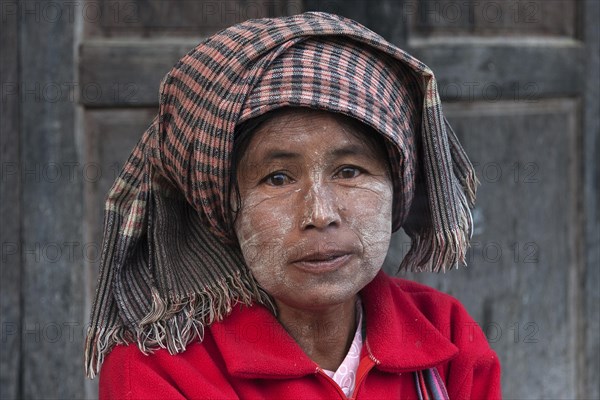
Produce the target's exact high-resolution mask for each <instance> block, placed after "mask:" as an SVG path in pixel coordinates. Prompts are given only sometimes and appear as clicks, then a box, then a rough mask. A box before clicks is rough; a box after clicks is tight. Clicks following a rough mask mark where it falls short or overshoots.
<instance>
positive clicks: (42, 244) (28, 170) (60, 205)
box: [19, 1, 85, 398]
mask: <svg viewBox="0 0 600 400" xmlns="http://www.w3.org/2000/svg"><path fill="white" fill-rule="evenodd" d="M67 3H72V2H68V1H64V2H62V1H54V2H52V5H53V7H59V8H61V9H65V8H66V7H67V6H68V4H67ZM47 4H49V2H30V3H29V4H26V5H24V7H25V6H27V7H30V9H31V10H33V11H32V12H39V11H36V10H43V9H44V8H43V7H45V6H46V5H47ZM36 7H37V8H36ZM41 17H43V16H40V18H39V19H36V18H35V15H33V16H30V17H27V18H22V19H21V20H20V22H21V26H20V33H19V34H20V37H19V42H20V46H21V49H22V50H21V51H20V57H19V63H20V68H21V77H20V84H21V86H22V88H23V90H24V92H23V93H25V94H24V95H23V97H22V98H21V102H20V105H21V108H22V113H21V115H20V117H21V122H20V124H21V130H20V137H21V144H22V146H21V162H22V163H21V172H22V184H21V185H22V207H23V213H22V217H21V219H22V242H21V246H22V247H21V251H22V255H23V268H22V274H23V275H22V280H23V288H22V297H21V301H22V307H23V310H22V311H23V314H22V322H23V325H22V329H23V334H22V367H21V376H20V380H21V382H22V387H21V393H20V395H21V397H22V398H83V397H84V376H83V361H82V359H83V357H82V348H83V331H84V326H83V321H82V319H83V318H82V316H83V285H82V284H81V283H82V271H83V268H82V267H81V265H82V258H83V249H84V246H85V243H83V242H82V229H81V221H82V203H83V201H82V200H83V196H82V179H83V178H82V168H81V162H80V158H79V152H78V149H77V143H78V138H77V137H76V131H75V121H74V115H75V107H76V104H75V103H74V101H72V100H69V98H68V97H66V98H62V99H61V101H58V100H57V98H56V96H57V95H58V94H57V92H54V91H46V90H44V89H46V88H55V89H56V88H63V87H65V86H66V85H69V84H72V83H73V82H74V81H75V73H74V72H75V69H74V63H75V59H74V51H73V47H74V32H75V29H74V25H73V24H69V23H63V22H64V21H54V22H53V21H50V20H49V19H42V18H41ZM38 88H39V89H38ZM29 91H33V93H29Z"/></svg>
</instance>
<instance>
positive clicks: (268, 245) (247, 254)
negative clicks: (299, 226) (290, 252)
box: [235, 197, 293, 278]
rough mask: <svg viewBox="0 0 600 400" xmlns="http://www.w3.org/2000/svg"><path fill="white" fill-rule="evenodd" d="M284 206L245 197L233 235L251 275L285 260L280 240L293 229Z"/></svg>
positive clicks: (270, 200) (268, 200) (289, 214)
mask: <svg viewBox="0 0 600 400" xmlns="http://www.w3.org/2000/svg"><path fill="white" fill-rule="evenodd" d="M284 204H285V202H283V203H282V202H281V201H273V199H272V198H259V197H248V198H247V201H246V202H245V206H244V207H243V209H242V211H241V213H240V215H239V216H238V219H237V222H236V226H235V229H236V235H237V237H238V241H239V243H240V248H241V250H242V254H243V256H244V259H245V261H246V264H247V265H248V267H249V268H250V269H251V270H252V271H253V273H254V274H255V275H261V272H262V271H261V270H262V269H266V268H269V269H270V268H271V267H272V266H274V265H277V264H278V263H281V262H282V260H284V259H285V249H284V246H283V244H284V238H285V236H286V234H288V233H289V232H290V230H291V229H293V220H292V216H291V212H290V211H289V210H287V209H285V207H284V206H283V205H284ZM257 278H258V276H257Z"/></svg>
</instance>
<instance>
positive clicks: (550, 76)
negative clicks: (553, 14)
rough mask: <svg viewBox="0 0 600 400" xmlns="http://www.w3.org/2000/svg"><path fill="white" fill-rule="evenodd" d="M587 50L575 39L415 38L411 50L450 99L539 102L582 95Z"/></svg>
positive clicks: (441, 92) (443, 95) (409, 49)
mask: <svg viewBox="0 0 600 400" xmlns="http://www.w3.org/2000/svg"><path fill="white" fill-rule="evenodd" d="M582 50H583V48H582V44H581V42H579V41H576V40H571V39H531V38H530V39H527V38H518V39H507V38H497V39H479V38H471V39H466V38H465V39H461V40H460V41H458V40H455V38H454V39H452V38H448V39H427V40H421V39H411V40H409V48H408V51H409V52H410V53H411V54H413V55H414V56H415V57H417V58H418V59H419V60H421V61H423V62H424V63H425V64H427V65H428V66H429V67H430V68H431V69H432V70H433V71H434V73H435V74H436V77H437V79H438V85H439V88H440V94H441V96H442V98H443V99H445V100H451V101H465V100H466V101H477V100H483V101H485V102H488V103H493V102H495V101H498V100H512V101H529V102H535V101H538V100H540V99H542V98H549V97H574V96H578V95H579V94H580V93H581V90H582V88H583V87H584V81H583V65H584V63H583V51H582Z"/></svg>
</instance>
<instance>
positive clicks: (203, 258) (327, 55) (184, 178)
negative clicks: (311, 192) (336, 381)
mask: <svg viewBox="0 0 600 400" xmlns="http://www.w3.org/2000/svg"><path fill="white" fill-rule="evenodd" d="M287 105H291V106H303V107H312V108H317V109H324V110H329V111H333V112H340V113H343V114H346V115H349V116H351V117H354V118H356V119H358V120H360V121H362V122H363V123H365V124H368V125H370V126H372V127H373V128H375V130H376V131H377V132H379V133H380V134H382V135H383V136H384V137H385V138H386V143H387V148H388V155H389V158H390V163H391V166H392V175H393V181H394V190H395V198H394V199H395V200H394V203H395V204H394V221H393V225H394V228H395V229H399V228H400V227H401V226H402V227H403V229H404V230H405V231H406V232H407V233H408V235H409V236H410V237H411V238H412V240H413V245H412V247H411V249H410V251H409V253H408V254H407V256H406V257H405V259H404V260H403V262H402V265H401V267H402V268H411V269H414V270H421V269H430V270H434V271H439V270H444V269H445V268H451V267H453V266H455V265H457V264H458V263H459V262H464V257H465V252H466V247H467V245H468V239H469V235H470V232H471V228H472V221H471V218H470V207H472V206H473V202H474V199H475V184H476V180H475V175H474V171H473V168H472V166H471V164H470V162H469V160H468V158H467V157H466V155H465V153H464V151H463V150H462V147H461V146H460V144H459V143H458V141H457V140H456V137H455V135H454V133H453V132H452V130H451V129H449V125H448V124H447V122H446V121H445V119H444V117H443V113H442V108H441V104H440V101H439V95H438V92H437V84H436V81H435V78H434V76H433V73H432V72H431V70H430V69H429V68H428V67H427V66H425V65H424V64H422V63H421V62H420V61H418V60H416V59H414V58H413V57H411V56H410V55H408V54H407V53H405V52H404V51H402V50H400V49H398V48H397V47H395V46H393V45H392V44H390V43H388V42H386V41H385V40H384V39H383V38H381V37H380V36H378V35H377V34H375V33H373V32H372V31H370V30H368V29H366V28H365V27H363V26H362V25H360V24H358V23H357V22H355V21H352V20H349V19H346V18H343V17H339V16H336V15H331V14H325V13H316V12H310V13H305V14H301V15H297V16H292V17H284V18H274V19H258V20H250V21H247V22H244V23H241V24H238V25H235V26H233V27H231V28H228V29H225V30H223V31H221V32H219V33H217V34H216V35H214V36H212V37H210V38H209V39H207V40H206V41H204V42H203V43H201V44H199V45H198V46H197V47H196V48H194V49H193V50H192V51H190V52H189V53H188V54H187V55H185V56H184V57H183V58H182V59H181V60H180V61H179V62H178V63H177V64H176V65H175V66H174V67H173V69H172V70H171V71H170V72H169V73H168V74H167V75H166V76H165V78H164V79H163V81H162V82H161V86H160V98H159V113H158V115H157V117H156V118H155V120H154V121H153V122H152V123H151V125H150V127H149V128H148V129H147V130H146V132H145V133H144V135H143V136H142V138H141V140H140V142H139V143H138V145H137V146H136V148H135V149H134V150H133V152H132V154H131V156H130V157H129V159H128V161H127V163H126V165H125V166H124V168H123V170H122V171H121V173H120V175H119V177H118V178H117V179H116V181H115V183H114V184H113V187H112V188H111V191H110V193H109V195H108V198H107V201H106V207H105V221H104V239H103V250H102V257H101V262H100V264H101V266H100V276H99V281H98V287H97V292H96V298H95V301H94V306H93V310H92V317H91V324H90V327H89V329H88V334H87V339H86V348H85V367H86V373H87V374H88V376H91V377H93V376H94V375H95V374H96V373H97V372H98V370H99V368H100V366H101V364H102V361H103V358H104V356H105V355H106V354H107V353H108V352H109V351H110V349H111V348H112V347H113V346H114V345H115V344H117V343H132V342H135V343H137V344H138V346H139V347H140V349H141V350H142V351H144V352H151V351H152V350H153V349H156V348H159V347H161V348H166V349H168V350H169V351H170V352H171V353H177V352H181V351H183V350H185V347H186V345H187V344H188V343H189V342H190V341H192V340H202V338H203V328H204V326H207V325H209V324H211V323H212V322H213V321H215V320H217V319H221V318H223V317H225V316H226V315H227V314H228V313H229V312H230V310H231V307H232V306H233V305H234V304H236V303H244V304H251V303H252V302H259V303H262V304H265V305H267V306H268V307H271V308H272V309H273V305H272V302H271V299H270V297H269V295H268V294H267V293H265V292H264V291H263V290H262V289H261V288H260V287H259V286H258V285H257V284H256V282H255V280H254V279H253V277H252V275H251V273H250V272H249V270H248V269H247V267H246V266H245V264H244V261H243V257H242V255H241V251H240V250H239V246H238V244H237V243H236V242H235V240H232V238H233V237H234V235H233V231H232V226H231V221H229V220H228V218H229V217H228V215H229V214H228V207H229V201H228V199H229V196H230V193H229V191H230V188H229V177H230V172H231V171H230V168H231V152H232V148H233V141H234V133H235V127H236V125H237V124H239V123H241V122H243V121H245V120H248V119H250V118H252V117H255V116H258V115H261V114H264V113H265V112H267V111H269V110H271V109H274V108H277V107H282V106H287ZM413 198H414V200H413Z"/></svg>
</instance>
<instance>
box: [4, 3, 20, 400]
mask: <svg viewBox="0 0 600 400" xmlns="http://www.w3.org/2000/svg"><path fill="white" fill-rule="evenodd" d="M0 6H1V7H2V9H3V10H6V9H9V8H11V7H12V8H14V9H16V7H17V2H16V1H2V3H0ZM17 37H18V20H17V16H16V14H12V15H8V14H7V15H6V16H4V15H3V21H2V24H1V25H0V81H1V83H2V91H1V95H2V101H1V102H0V132H1V134H0V162H1V163H0V176H1V178H0V220H2V223H1V224H0V242H1V246H2V250H1V260H0V293H2V294H1V295H0V327H1V332H0V337H1V340H0V349H1V350H0V398H2V399H16V398H20V397H21V396H20V391H19V389H20V388H19V373H20V370H21V354H20V353H21V338H20V326H21V303H20V299H21V262H22V260H21V249H20V243H19V240H20V237H21V200H20V192H21V179H20V177H19V165H20V160H19V112H20V110H19V105H20V101H19V94H18V89H17V88H18V82H19V71H18V62H17V60H18V54H19V48H18V43H19V42H18V39H17Z"/></svg>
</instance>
